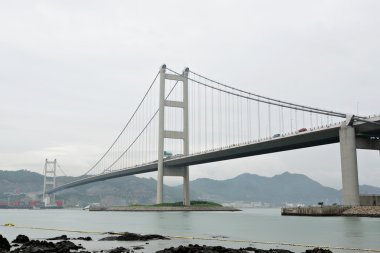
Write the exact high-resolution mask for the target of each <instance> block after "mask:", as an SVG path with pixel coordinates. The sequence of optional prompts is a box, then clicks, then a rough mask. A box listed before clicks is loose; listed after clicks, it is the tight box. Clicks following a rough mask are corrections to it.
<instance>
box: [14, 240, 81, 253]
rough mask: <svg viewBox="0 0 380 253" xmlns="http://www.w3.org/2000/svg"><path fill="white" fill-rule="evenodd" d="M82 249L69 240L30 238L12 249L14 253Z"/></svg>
mask: <svg viewBox="0 0 380 253" xmlns="http://www.w3.org/2000/svg"><path fill="white" fill-rule="evenodd" d="M79 249H83V247H82V246H77V245H75V244H74V243H72V242H70V241H61V242H57V243H53V242H48V241H38V240H32V241H30V242H27V243H24V245H22V246H21V247H20V248H17V249H15V250H13V251H12V252H16V253H32V252H58V253H69V252H70V251H71V250H79Z"/></svg>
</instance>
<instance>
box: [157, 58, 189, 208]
mask: <svg viewBox="0 0 380 253" xmlns="http://www.w3.org/2000/svg"><path fill="white" fill-rule="evenodd" d="M188 74H189V69H188V68H186V69H185V70H184V71H183V74H182V75H172V74H166V65H162V67H161V69H160V100H159V101H160V104H159V133H158V160H157V161H158V174H157V199H156V203H157V204H161V203H163V201H164V193H163V191H164V176H181V177H183V204H184V205H185V206H189V205H190V186H189V185H190V182H189V167H188V166H185V167H178V168H177V167H166V166H165V165H164V152H165V151H164V144H165V139H181V140H182V141H183V155H188V154H189V100H188V78H187V77H188ZM166 79H168V80H176V81H178V82H182V85H183V88H182V91H183V96H182V101H173V100H168V99H167V98H166V97H165V80H166ZM165 107H175V108H180V109H182V113H183V122H182V123H183V129H182V131H168V130H166V129H165Z"/></svg>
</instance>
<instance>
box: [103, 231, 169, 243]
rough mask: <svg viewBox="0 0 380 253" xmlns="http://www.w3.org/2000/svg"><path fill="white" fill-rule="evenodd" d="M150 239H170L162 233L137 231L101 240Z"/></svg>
mask: <svg viewBox="0 0 380 253" xmlns="http://www.w3.org/2000/svg"><path fill="white" fill-rule="evenodd" d="M149 240H169V238H167V237H165V236H162V235H155V234H149V235H140V234H135V233H128V232H126V233H123V234H120V235H118V236H108V237H104V238H102V239H100V240H99V241H149Z"/></svg>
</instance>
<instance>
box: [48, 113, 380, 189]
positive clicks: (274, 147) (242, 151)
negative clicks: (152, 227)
mask: <svg viewBox="0 0 380 253" xmlns="http://www.w3.org/2000/svg"><path fill="white" fill-rule="evenodd" d="M371 121H374V122H380V117H375V118H371ZM354 126H355V131H356V134H357V135H359V136H360V135H362V136H376V137H379V136H380V126H379V125H375V124H370V123H355V125H354ZM339 128H340V125H334V126H328V127H325V128H321V129H316V130H311V131H307V132H302V133H295V134H292V135H287V136H282V137H279V138H271V139H267V140H263V141H260V142H251V143H246V144H239V145H235V146H230V147H227V148H221V149H217V150H212V151H208V152H204V153H199V154H192V155H189V156H183V157H175V158H172V159H168V160H165V161H164V164H165V166H168V167H179V166H189V165H197V164H203V163H210V162H216V161H223V160H229V159H235V158H241V157H247V156H255V155H263V154H269V153H275V152H281V151H287V150H293V149H300V148H307V147H314V146H319V145H326V144H332V143H337V142H339ZM152 171H157V161H155V162H152V163H149V164H143V165H140V166H136V167H132V168H126V169H122V170H118V171H113V172H109V173H106V174H101V175H96V176H90V177H87V178H83V179H79V180H76V181H74V182H71V183H68V184H65V185H61V186H58V187H56V188H54V189H51V190H50V191H48V192H47V193H49V194H51V193H55V192H59V191H62V190H65V189H69V188H72V187H76V186H80V185H84V184H89V183H94V182H98V181H104V180H108V179H112V178H117V177H124V176H130V175H136V174H142V173H147V172H152Z"/></svg>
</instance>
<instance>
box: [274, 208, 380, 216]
mask: <svg viewBox="0 0 380 253" xmlns="http://www.w3.org/2000/svg"><path fill="white" fill-rule="evenodd" d="M281 215H285V216H355V217H380V206H354V207H350V206H318V207H316V206H311V207H289V208H281Z"/></svg>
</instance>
